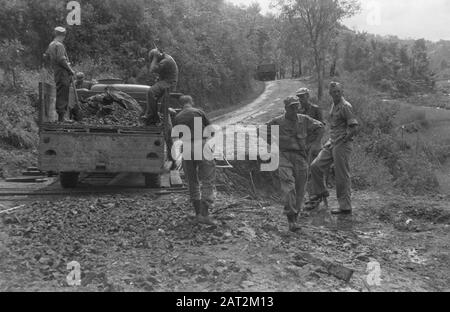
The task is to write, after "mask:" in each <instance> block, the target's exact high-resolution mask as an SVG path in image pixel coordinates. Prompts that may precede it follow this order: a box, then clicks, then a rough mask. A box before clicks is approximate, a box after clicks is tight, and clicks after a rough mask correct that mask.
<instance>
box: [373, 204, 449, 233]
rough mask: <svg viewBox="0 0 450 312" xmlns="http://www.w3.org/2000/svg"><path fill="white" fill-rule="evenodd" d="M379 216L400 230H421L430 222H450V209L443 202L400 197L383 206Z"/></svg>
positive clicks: (425, 228)
mask: <svg viewBox="0 0 450 312" xmlns="http://www.w3.org/2000/svg"><path fill="white" fill-rule="evenodd" d="M378 218H379V220H380V221H383V222H385V223H391V224H393V225H394V227H395V228H396V229H397V230H400V231H406V232H408V231H409V232H421V231H425V230H428V229H429V226H430V224H447V225H448V224H450V210H449V207H445V206H444V205H443V204H442V202H433V201H431V200H429V201H426V200H401V199H399V200H398V201H390V202H388V203H386V204H385V205H384V206H383V207H381V209H380V210H379V211H378Z"/></svg>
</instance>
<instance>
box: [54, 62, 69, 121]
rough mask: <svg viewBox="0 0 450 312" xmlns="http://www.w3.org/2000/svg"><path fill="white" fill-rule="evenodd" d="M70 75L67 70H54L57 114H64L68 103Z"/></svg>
mask: <svg viewBox="0 0 450 312" xmlns="http://www.w3.org/2000/svg"><path fill="white" fill-rule="evenodd" d="M70 82H71V77H70V75H69V73H68V72H67V70H65V69H57V70H55V84H56V112H57V113H58V114H65V113H66V111H67V107H68V105H69V92H70Z"/></svg>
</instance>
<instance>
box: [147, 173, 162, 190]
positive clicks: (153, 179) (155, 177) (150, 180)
mask: <svg viewBox="0 0 450 312" xmlns="http://www.w3.org/2000/svg"><path fill="white" fill-rule="evenodd" d="M144 177H145V187H148V188H159V187H160V186H161V177H160V175H159V174H157V173H144Z"/></svg>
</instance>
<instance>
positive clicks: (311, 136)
mask: <svg viewBox="0 0 450 312" xmlns="http://www.w3.org/2000/svg"><path fill="white" fill-rule="evenodd" d="M305 117H306V131H307V144H312V143H313V142H316V141H317V140H320V139H322V137H323V135H324V133H325V127H324V124H323V123H322V122H320V121H318V120H315V119H313V118H311V117H309V116H305Z"/></svg>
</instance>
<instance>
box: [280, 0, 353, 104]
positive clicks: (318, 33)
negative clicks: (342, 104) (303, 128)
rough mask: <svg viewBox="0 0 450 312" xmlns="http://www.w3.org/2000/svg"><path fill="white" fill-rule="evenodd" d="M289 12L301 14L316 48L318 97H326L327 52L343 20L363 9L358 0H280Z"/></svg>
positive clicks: (309, 37)
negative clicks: (324, 90) (324, 92)
mask: <svg viewBox="0 0 450 312" xmlns="http://www.w3.org/2000/svg"><path fill="white" fill-rule="evenodd" d="M279 4H280V5H281V6H282V10H283V12H284V13H285V14H287V15H288V16H292V17H298V18H299V21H300V22H301V23H302V26H303V27H304V29H305V30H306V33H307V36H308V41H309V44H310V46H311V48H312V51H313V57H314V64H315V69H316V75H317V81H318V91H317V95H318V98H319V99H321V98H322V96H323V84H324V68H325V53H326V51H327V50H328V49H329V46H330V42H331V40H332V39H333V38H334V37H335V36H337V29H338V25H339V22H340V21H341V20H342V19H343V18H346V17H350V16H352V15H354V14H355V13H356V12H357V11H358V10H359V4H358V2H357V1H355V0H293V1H284V0H280V2H279Z"/></svg>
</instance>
